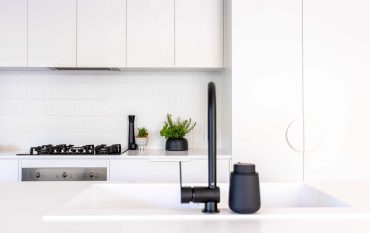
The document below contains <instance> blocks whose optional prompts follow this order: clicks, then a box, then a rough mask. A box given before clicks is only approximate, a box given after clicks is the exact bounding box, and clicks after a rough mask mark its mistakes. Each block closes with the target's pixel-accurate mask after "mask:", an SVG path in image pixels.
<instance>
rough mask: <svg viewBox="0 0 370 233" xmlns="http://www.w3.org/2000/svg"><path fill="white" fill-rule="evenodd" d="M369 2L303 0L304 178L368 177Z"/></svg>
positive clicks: (369, 106)
mask: <svg viewBox="0 0 370 233" xmlns="http://www.w3.org/2000/svg"><path fill="white" fill-rule="evenodd" d="M369 9H370V2H369V1H363V0H353V1H335V0H310V1H305V3H304V8H303V10H304V12H303V16H304V20H303V22H304V26H303V29H304V34H303V35H304V40H303V41H304V54H303V55H304V58H303V61H304V69H303V70H304V84H305V85H304V95H305V98H304V100H305V102H304V106H305V147H306V153H305V179H307V180H317V179H320V180H365V179H366V180H368V179H370V156H369V154H370V143H369V142H370V141H369V139H370V138H369V132H370V91H369V90H370V78H369V77H370V66H369V64H370V30H369V22H370V15H369Z"/></svg>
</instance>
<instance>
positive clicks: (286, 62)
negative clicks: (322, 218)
mask: <svg viewBox="0 0 370 233" xmlns="http://www.w3.org/2000/svg"><path fill="white" fill-rule="evenodd" d="M232 8H233V18H232V30H233V35H232V40H233V46H232V63H233V64H232V66H233V67H232V76H233V78H232V79H233V80H232V99H233V107H232V125H233V126H232V139H233V142H232V152H233V160H234V161H235V162H250V163H255V164H256V169H257V171H258V172H259V174H260V178H261V181H263V182H277V181H282V182H283V181H284V182H285V181H301V180H302V179H303V152H302V149H303V148H302V144H303V124H302V121H301V120H299V119H300V118H301V116H302V68H301V64H302V41H301V35H302V21H301V19H302V5H301V1H296V0H281V1H275V0H266V1H260V0H248V1H245V0H233V2H232ZM289 129H290V130H289ZM293 131H295V132H296V133H293ZM287 137H289V141H290V144H288V143H287V140H286V139H287ZM290 146H291V147H293V148H294V149H295V150H294V149H293V148H291V147H290Z"/></svg>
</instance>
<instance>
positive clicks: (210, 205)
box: [202, 201, 220, 214]
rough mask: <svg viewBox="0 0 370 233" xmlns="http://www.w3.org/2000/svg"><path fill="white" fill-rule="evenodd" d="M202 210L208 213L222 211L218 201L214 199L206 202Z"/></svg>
mask: <svg viewBox="0 0 370 233" xmlns="http://www.w3.org/2000/svg"><path fill="white" fill-rule="evenodd" d="M202 212H203V213H207V214H217V213H219V212H220V210H219V209H217V202H213V201H212V202H206V203H204V209H203V210H202Z"/></svg>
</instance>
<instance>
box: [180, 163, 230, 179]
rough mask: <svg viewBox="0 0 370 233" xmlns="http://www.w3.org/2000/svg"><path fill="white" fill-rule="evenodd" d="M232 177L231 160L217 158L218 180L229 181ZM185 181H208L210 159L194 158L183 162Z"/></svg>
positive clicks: (183, 177)
mask: <svg viewBox="0 0 370 233" xmlns="http://www.w3.org/2000/svg"><path fill="white" fill-rule="evenodd" d="M229 177H230V160H217V182H218V183H227V182H229V179H230V178H229ZM182 180H183V182H184V183H207V182H208V160H206V159H205V160H192V161H191V162H183V163H182Z"/></svg>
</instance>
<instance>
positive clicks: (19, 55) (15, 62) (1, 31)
mask: <svg viewBox="0 0 370 233" xmlns="http://www.w3.org/2000/svg"><path fill="white" fill-rule="evenodd" d="M26 66H27V0H12V1H8V0H0V67H26Z"/></svg>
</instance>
